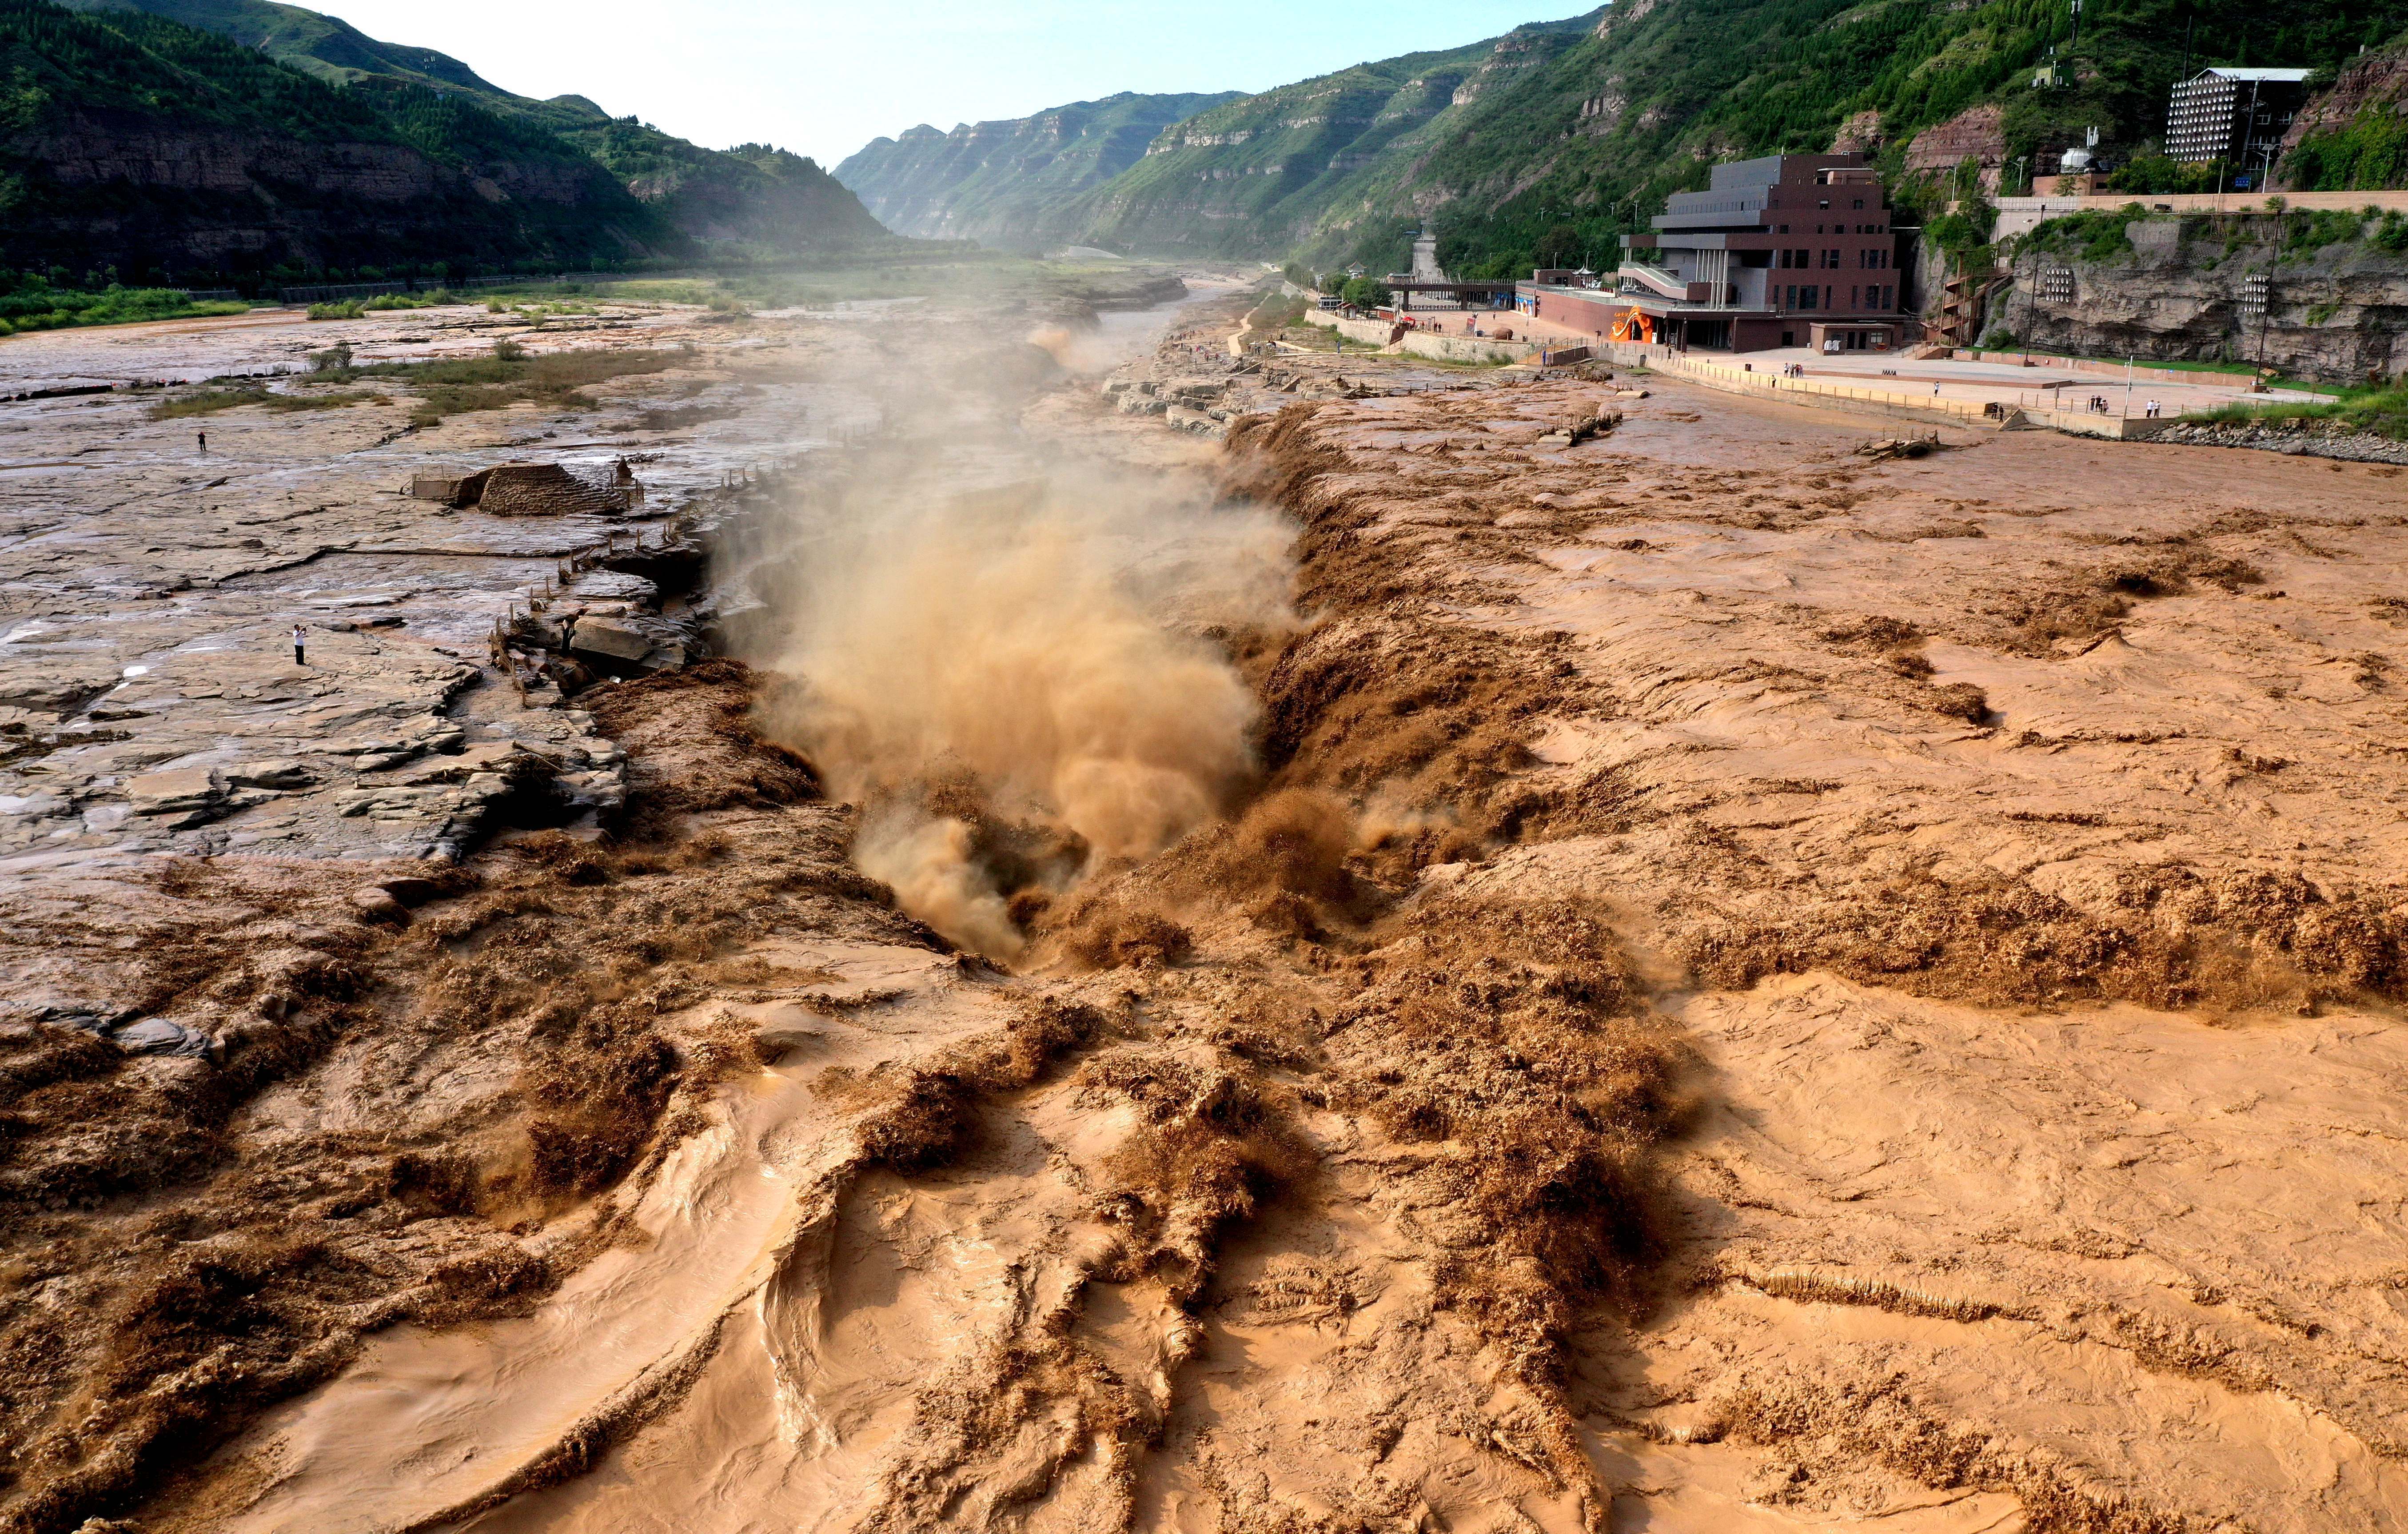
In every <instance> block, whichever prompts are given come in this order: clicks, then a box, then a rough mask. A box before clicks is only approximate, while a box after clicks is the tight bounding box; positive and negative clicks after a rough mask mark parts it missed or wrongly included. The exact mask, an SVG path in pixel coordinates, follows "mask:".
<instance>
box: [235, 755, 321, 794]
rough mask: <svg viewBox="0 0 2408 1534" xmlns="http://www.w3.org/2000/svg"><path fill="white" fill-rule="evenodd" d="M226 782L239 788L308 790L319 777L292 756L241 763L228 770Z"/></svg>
mask: <svg viewBox="0 0 2408 1534" xmlns="http://www.w3.org/2000/svg"><path fill="white" fill-rule="evenodd" d="M225 777H226V781H228V782H230V783H232V784H234V785H235V786H236V787H237V788H308V786H309V785H310V784H312V783H314V782H316V781H318V775H317V774H316V773H314V772H312V771H310V770H309V769H308V767H305V766H303V765H302V764H301V763H300V762H299V761H296V760H295V759H294V758H293V757H290V756H275V757H270V758H268V759H267V760H265V761H263V762H241V763H237V764H236V765H235V766H233V767H228V768H226V772H225Z"/></svg>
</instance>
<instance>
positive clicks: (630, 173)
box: [62, 0, 886, 255]
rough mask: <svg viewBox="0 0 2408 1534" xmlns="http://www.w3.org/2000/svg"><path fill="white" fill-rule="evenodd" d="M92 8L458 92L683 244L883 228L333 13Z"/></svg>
mask: <svg viewBox="0 0 2408 1534" xmlns="http://www.w3.org/2000/svg"><path fill="white" fill-rule="evenodd" d="M62 3H64V4H65V5H67V6H68V7H71V8H74V9H77V10H81V11H85V12H90V13H137V14H148V15H151V16H157V17H162V18H165V19H166V20H169V21H174V22H182V23H183V24H185V25H187V26H192V27H197V28H200V29H202V30H205V31H208V32H214V33H219V34H222V36H227V37H231V38H233V39H234V40H235V41H236V42H238V43H240V44H242V45H243V46H244V47H245V48H249V49H254V50H258V51H259V52H261V53H264V54H265V55H266V56H267V57H269V58H271V59H273V60H275V61H276V62H277V63H279V64H282V65H287V66H288V67H290V68H292V69H294V70H297V71H299V72H301V73H303V74H307V75H311V76H314V77H316V78H317V79H322V80H323V81H325V82H327V83H328V84H330V85H336V86H341V87H345V88H349V89H356V90H364V91H369V92H375V93H392V92H394V90H395V88H396V87H402V86H409V87H417V88H421V89H424V90H428V91H432V92H436V93H444V94H456V93H466V95H467V96H468V97H469V98H471V99H472V100H473V101H474V102H475V104H476V106H477V107H478V108H481V109H482V110H484V111H486V112H488V113H490V114H492V115H494V116H495V117H499V118H502V119H506V120H508V121H510V122H517V123H521V124H523V125H525V126H527V127H529V128H532V129H536V130H539V131H541V132H543V133H546V134H550V135H552V136H557V137H558V138H559V139H561V140H563V141H565V142H566V144H568V145H569V146H571V147H572V148H574V149H575V150H576V151H579V152H581V153H582V154H584V155H585V156H587V157H588V158H590V159H591V160H593V161H594V162H595V164H597V165H601V166H602V167H603V168H604V169H606V170H608V171H609V172H610V174H611V175H613V176H614V177H616V178H617V179H619V181H620V183H621V184H622V185H623V186H624V187H625V188H626V189H627V191H628V193H629V194H631V195H633V196H634V197H636V198H637V199H638V201H640V202H642V203H644V204H646V205H647V206H649V207H650V208H652V210H653V211H654V212H655V213H657V214H658V216H659V218H660V219H661V221H662V222H664V223H665V224H666V225H667V227H668V228H670V229H672V230H674V231H676V232H677V233H679V234H681V235H684V236H685V237H688V238H690V239H696V240H707V241H713V242H721V243H732V244H736V245H738V246H746V247H752V248H754V250H755V251H757V252H759V253H765V254H772V255H774V254H777V253H782V252H789V251H800V250H807V249H821V248H825V247H830V246H842V245H852V244H858V243H861V242H863V241H875V240H880V239H883V238H884V237H886V230H885V229H884V228H883V227H882V225H881V224H880V223H879V222H878V221H877V220H876V219H875V218H873V217H871V215H870V213H869V211H868V210H867V208H863V207H862V206H861V203H860V200H859V199H858V198H856V197H854V196H853V194H851V193H850V192H847V191H846V190H845V189H844V188H843V187H842V186H840V185H839V184H838V183H837V182H836V180H835V179H833V178H831V177H830V176H829V175H828V174H827V173H826V172H825V171H824V170H823V169H822V168H821V167H820V166H819V165H817V164H815V163H813V162H812V161H810V160H809V159H806V158H804V157H802V156H800V155H796V154H789V153H787V152H785V151H782V150H775V149H771V148H769V147H767V146H766V145H759V144H748V145H743V146H739V147H738V148H737V149H735V150H730V151H719V150H710V149H704V148H702V147H701V146H700V145H697V144H693V143H689V142H688V141H687V140H685V139H682V138H679V137H676V136H673V135H670V134H666V133H663V132H662V131H661V130H659V129H658V128H654V127H652V126H651V125H649V124H647V123H644V122H638V120H636V119H635V118H632V117H624V118H618V117H612V116H610V115H609V113H608V112H606V111H604V110H603V109H602V108H599V107H597V106H595V104H594V103H593V102H591V101H589V100H587V99H586V98H585V97H583V96H578V95H565V96H555V97H553V98H552V99H551V100H549V101H538V100H536V99H534V98H531V97H527V96H522V95H516V94H513V93H510V92H509V91H505V90H503V89H502V88H501V87H499V86H497V85H495V84H493V83H492V82H491V81H489V80H487V79H484V78H483V77H481V76H480V75H479V74H478V73H477V72H476V71H475V70H473V69H471V68H469V67H468V66H467V65H465V64H463V63H461V62H460V61H459V60H457V59H454V58H452V57H450V56H449V55H447V54H443V53H439V52H437V51H436V50H433V49H430V48H409V47H404V46H402V45H399V44H395V43H386V42H379V41H378V40H377V39H375V38H373V37H370V36H367V35H366V34H365V33H362V32H361V31H359V30H358V29H357V28H356V27H353V26H352V25H351V23H350V22H344V21H341V20H339V19H337V18H336V17H332V16H324V15H321V14H320V13H318V12H317V11H314V10H306V9H304V8H302V7H299V6H287V5H279V4H277V3H275V0H62Z"/></svg>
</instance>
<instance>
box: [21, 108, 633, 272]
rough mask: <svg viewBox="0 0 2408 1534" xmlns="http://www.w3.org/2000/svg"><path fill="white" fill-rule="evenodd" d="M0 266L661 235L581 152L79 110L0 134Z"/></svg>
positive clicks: (237, 266)
mask: <svg viewBox="0 0 2408 1534" xmlns="http://www.w3.org/2000/svg"><path fill="white" fill-rule="evenodd" d="M0 167H5V168H6V169H7V171H8V172H9V173H10V174H11V175H12V176H13V178H14V185H13V189H12V201H11V205H10V206H9V208H8V210H7V218H6V219H5V221H0V263H6V264H7V265H52V264H57V265H67V266H69V267H70V268H73V269H93V270H97V269H100V268H103V267H107V266H112V265H114V266H118V267H121V268H122V269H124V270H125V271H127V272H129V273H132V272H135V271H139V270H148V269H150V268H152V267H154V266H155V267H160V268H164V269H165V270H168V271H171V272H193V271H209V272H215V271H240V270H257V269H265V268H268V267H273V266H278V265H292V266H299V267H326V266H353V265H361V264H363V263H367V262H376V261H385V260H390V259H392V258H393V253H394V251H410V252H414V253H416V254H417V255H418V258H419V259H422V260H448V259H466V260H472V261H499V260H511V259H519V258H523V257H529V256H541V255H547V254H557V255H561V256H564V257H566V256H570V255H582V256H585V257H587V258H589V259H590V258H592V257H595V256H604V257H609V256H620V257H625V256H641V255H644V254H648V253H650V252H651V251H652V249H653V244H654V242H656V241H657V240H658V239H659V238H660V237H661V235H662V234H663V232H664V231H663V230H662V229H661V227H660V226H659V224H658V223H657V222H656V221H654V220H652V218H651V217H650V216H649V215H648V214H647V213H646V211H645V210H644V208H642V207H641V205H640V204H638V202H637V201H636V200H635V199H634V198H632V197H630V196H628V195H627V194H626V193H625V192H624V191H623V190H622V189H621V188H620V187H619V186H618V185H617V183H616V182H614V181H613V180H612V179H610V177H609V174H608V173H607V172H605V171H603V170H602V169H601V168H600V167H599V166H597V165H593V164H591V163H589V162H586V161H582V160H575V159H553V158H544V157H526V158H495V159H487V160H475V161H468V162H465V163H462V164H458V165H447V164H444V163H441V162H439V161H437V160H436V159H434V158H432V157H431V156H429V155H427V154H425V153H423V152H422V151H418V150H416V149H413V148H411V147H409V146H408V145H403V144H394V143H376V142H360V141H345V140H339V139H337V140H334V141H330V142H310V141H306V140H302V139H298V138H294V137H288V136H281V135H278V134H274V133H270V132H265V131H247V130H243V129H239V128H231V127H211V126H207V125H200V124H193V123H179V122H165V121H161V120H159V119H155V118H149V117H144V116H139V115H136V114H131V113H125V112H116V111H79V112H71V113H66V114H63V115H58V116H54V117H51V118H49V119H48V120H46V121H44V122H42V123H41V124H40V125H39V126H38V127H36V128H35V129H33V130H31V131H28V132H24V133H21V134H18V135H15V136H9V137H7V138H5V139H0Z"/></svg>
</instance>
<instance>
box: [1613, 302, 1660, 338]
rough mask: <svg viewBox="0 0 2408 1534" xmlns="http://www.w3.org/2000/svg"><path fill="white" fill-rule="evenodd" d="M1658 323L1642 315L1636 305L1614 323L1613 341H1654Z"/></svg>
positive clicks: (1624, 311)
mask: <svg viewBox="0 0 2408 1534" xmlns="http://www.w3.org/2000/svg"><path fill="white" fill-rule="evenodd" d="M1655 338H1656V322H1655V321H1653V320H1651V319H1649V318H1648V317H1647V316H1646V315H1645V314H1643V313H1641V311H1640V309H1639V308H1638V307H1637V306H1636V305H1633V306H1632V307H1631V308H1627V309H1624V310H1623V311H1622V313H1621V314H1620V315H1619V316H1617V317H1616V318H1615V320H1614V322H1613V339H1615V340H1617V341H1642V342H1643V341H1653V340H1654V339H1655Z"/></svg>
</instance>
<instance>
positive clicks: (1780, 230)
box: [1773, 224, 1789, 235]
mask: <svg viewBox="0 0 2408 1534" xmlns="http://www.w3.org/2000/svg"><path fill="white" fill-rule="evenodd" d="M1773 233H1774V234H1776V235H1785V234H1787V233H1789V225H1787V224H1783V225H1782V226H1781V227H1780V228H1778V229H1775V230H1774V231H1773Z"/></svg>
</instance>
